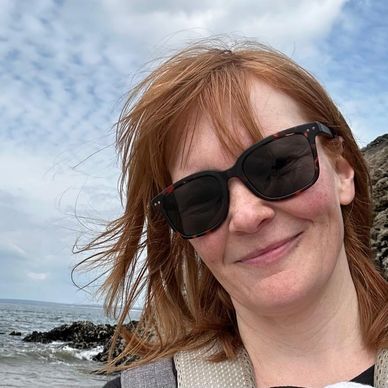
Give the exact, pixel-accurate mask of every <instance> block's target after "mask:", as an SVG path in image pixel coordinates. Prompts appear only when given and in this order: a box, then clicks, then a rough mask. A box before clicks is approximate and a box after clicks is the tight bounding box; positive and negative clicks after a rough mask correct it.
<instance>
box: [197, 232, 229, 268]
mask: <svg viewBox="0 0 388 388" xmlns="http://www.w3.org/2000/svg"><path fill="white" fill-rule="evenodd" d="M224 229H225V228H223V227H222V226H221V227H220V228H218V229H217V230H215V231H214V232H211V233H209V234H206V235H205V236H202V237H198V238H195V239H192V240H190V243H191V245H192V246H193V248H194V249H195V251H196V252H197V254H198V255H199V257H200V258H201V259H202V261H203V262H204V263H205V264H206V265H207V266H208V267H209V268H210V269H212V268H214V267H216V266H217V265H219V264H221V263H222V258H223V257H224V252H225V241H226V238H227V233H226V231H225V230H224Z"/></svg>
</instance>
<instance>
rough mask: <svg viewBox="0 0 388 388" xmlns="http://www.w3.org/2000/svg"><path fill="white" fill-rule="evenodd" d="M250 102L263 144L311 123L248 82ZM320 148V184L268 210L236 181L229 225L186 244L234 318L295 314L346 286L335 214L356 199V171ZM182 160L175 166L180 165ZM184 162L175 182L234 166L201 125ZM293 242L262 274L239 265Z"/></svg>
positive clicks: (287, 101)
mask: <svg viewBox="0 0 388 388" xmlns="http://www.w3.org/2000/svg"><path fill="white" fill-rule="evenodd" d="M251 99H252V104H253V107H254V108H255V111H256V114H257V118H258V120H259V122H260V125H261V128H262V130H263V136H269V135H272V134H274V133H276V132H278V131H280V130H283V129H286V128H290V127H293V126H295V125H299V124H303V123H306V122H308V121H311V120H309V119H308V118H307V117H305V116H304V115H303V114H302V112H301V111H300V109H299V107H298V106H297V104H296V103H295V102H294V101H293V100H292V99H291V98H289V97H288V96H286V95H284V94H282V93H280V92H279V91H276V90H275V89H273V88H272V87H270V86H268V85H266V84H265V83H263V82H260V81H253V82H252V89H251ZM236 136H240V138H242V139H244V145H246V147H248V146H250V145H251V144H252V143H251V140H249V137H248V136H247V134H246V132H245V131H244V130H243V129H242V128H241V129H239V130H238V133H236ZM317 148H318V156H319V165H320V176H319V179H318V181H317V182H316V183H315V184H314V185H313V186H312V187H310V188H309V189H308V190H306V191H304V192H302V193H300V194H298V195H297V196H295V197H292V198H290V199H287V200H282V201H276V202H270V201H265V200H262V199H260V198H257V197H256V196H255V195H254V194H252V193H251V192H250V191H249V190H248V189H247V188H246V187H245V186H244V185H243V184H242V183H241V182H240V181H239V180H238V179H236V178H233V179H231V180H230V182H229V190H230V208H229V214H228V218H227V219H226V221H225V222H224V223H223V224H222V225H221V227H219V228H218V229H217V230H215V231H213V232H211V233H209V234H207V235H205V236H202V237H199V238H195V239H192V240H190V243H191V244H192V245H193V247H194V248H195V250H196V251H197V252H198V254H199V256H200V257H201V258H202V260H203V261H204V263H205V264H206V265H207V266H208V267H209V269H210V270H211V271H212V273H213V274H214V276H215V277H216V278H217V279H218V281H219V282H220V283H221V284H222V285H223V287H224V288H225V289H226V291H227V292H228V293H229V294H230V296H231V298H232V302H233V304H234V306H235V309H236V312H237V314H238V315H249V314H251V313H252V312H255V313H259V314H261V315H265V316H281V315H283V314H290V313H295V312H297V311H298V310H301V309H303V307H304V306H307V305H311V303H314V301H318V300H319V298H321V296H322V294H323V293H324V292H325V291H326V290H327V289H330V290H331V292H330V293H328V294H330V295H336V290H340V289H341V287H342V286H343V284H344V282H348V281H349V279H350V277H349V268H348V266H347V259H346V255H345V251H344V245H343V233H344V232H343V222H342V216H341V209H340V206H341V204H347V203H350V202H351V200H352V199H353V196H354V185H353V170H352V169H351V167H350V166H349V164H348V163H347V162H346V161H345V160H343V159H339V161H338V162H336V163H335V162H333V161H331V160H330V159H329V157H328V156H327V155H326V154H325V152H324V150H323V148H322V146H321V143H320V139H319V137H318V138H317ZM181 152H182V151H181ZM181 156H182V155H181V154H179V155H178V156H177V158H176V160H177V161H178V160H182V159H181ZM184 156H185V157H186V156H187V163H186V164H185V165H184V166H182V165H179V164H178V163H176V164H175V165H173V166H172V169H171V174H172V177H173V180H174V181H177V180H179V179H181V178H183V177H184V176H187V175H189V174H192V173H195V172H198V171H201V170H205V169H219V170H224V169H227V168H229V167H230V166H231V165H233V163H234V162H235V159H233V158H231V157H229V156H227V155H226V154H225V152H224V150H223V148H222V146H221V145H220V143H219V142H218V140H217V138H216V135H215V134H214V132H213V130H212V126H211V123H210V122H209V121H208V120H207V119H206V118H202V120H199V122H198V127H197V128H196V133H195V135H194V138H193V143H192V146H191V148H190V151H189V153H188V154H187V155H184ZM296 235H298V237H296V238H295V240H293V242H292V243H291V244H290V246H288V247H287V249H286V250H285V252H284V253H282V254H280V258H279V259H278V260H275V261H274V262H272V263H270V264H268V265H266V266H262V265H261V266H255V265H252V264H247V263H244V262H241V261H240V259H241V258H243V257H245V256H246V255H248V254H249V253H251V252H252V251H255V250H260V249H263V248H265V247H267V246H268V245H270V244H273V243H276V242H278V241H281V240H284V239H288V238H291V237H293V236H296Z"/></svg>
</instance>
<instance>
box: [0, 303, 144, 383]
mask: <svg viewBox="0 0 388 388" xmlns="http://www.w3.org/2000/svg"><path fill="white" fill-rule="evenodd" d="M139 315H140V311H139V310H134V311H132V312H131V319H137V318H138V317H139ZM74 321H91V322H93V323H95V324H99V323H111V324H113V323H114V322H112V321H110V320H109V319H108V318H107V317H106V316H104V313H103V309H102V307H101V306H96V305H76V304H61V303H50V302H39V301H27V300H13V299H0V387H33V388H34V387H37V388H40V387H55V388H57V387H58V388H61V387H73V388H75V387H77V388H78V387H102V386H103V385H104V384H105V382H106V381H108V380H111V379H112V378H114V376H105V375H101V374H97V373H95V371H97V370H98V369H99V368H100V367H101V365H102V364H101V363H99V362H95V361H92V357H93V356H94V355H96V354H97V353H99V352H100V351H101V350H102V347H97V348H94V349H89V350H80V349H74V348H72V347H70V346H69V345H68V344H66V343H63V342H53V343H50V344H41V343H32V342H23V338H24V337H25V336H26V335H27V334H30V333H31V332H33V331H34V330H36V331H48V330H51V329H53V328H54V327H56V326H60V325H62V324H65V323H72V322H74ZM12 331H15V332H20V333H21V335H20V336H12V335H10V333H11V332H12Z"/></svg>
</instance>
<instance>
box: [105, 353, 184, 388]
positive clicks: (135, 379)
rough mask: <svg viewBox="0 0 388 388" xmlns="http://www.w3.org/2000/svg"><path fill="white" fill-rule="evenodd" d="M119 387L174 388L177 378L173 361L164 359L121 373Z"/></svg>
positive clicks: (113, 387)
mask: <svg viewBox="0 0 388 388" xmlns="http://www.w3.org/2000/svg"><path fill="white" fill-rule="evenodd" d="M121 387H122V388H133V387H136V388H176V387H177V377H176V369H175V366H174V362H173V359H172V358H164V359H162V360H158V361H155V362H151V363H149V364H145V365H141V366H139V367H136V368H130V369H127V370H126V371H124V372H121ZM108 388H110V387H108ZM112 388H115V386H112Z"/></svg>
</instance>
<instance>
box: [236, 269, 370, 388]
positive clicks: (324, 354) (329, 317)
mask: <svg viewBox="0 0 388 388" xmlns="http://www.w3.org/2000/svg"><path fill="white" fill-rule="evenodd" d="M347 269H348V268H347ZM333 281H335V282H336V284H337V286H336V287H331V286H330V284H329V285H328V287H327V288H326V289H325V290H323V292H322V294H321V295H319V297H318V298H315V300H314V301H312V302H311V301H310V302H309V303H306V304H305V305H302V304H299V305H298V308H295V309H294V310H288V311H287V312H285V313H284V314H279V313H278V312H277V314H276V315H272V316H271V315H267V316H263V315H260V314H258V313H256V312H252V311H247V310H244V309H243V308H241V306H236V314H237V321H238V326H239V331H240V335H241V338H242V341H243V343H244V346H245V348H246V350H247V352H248V354H249V356H250V358H251V361H252V364H253V368H254V371H255V376H256V381H257V386H258V387H261V386H266V387H267V386H279V385H290V384H291V385H295V386H309V387H322V386H323V385H327V384H331V383H334V382H338V381H346V380H350V379H352V378H354V377H355V376H357V375H358V374H359V373H361V372H362V371H363V370H365V369H367V368H368V367H369V366H370V365H372V364H373V363H374V357H375V355H374V352H371V351H370V350H368V349H367V348H366V346H365V345H364V343H363V340H362V333H361V329H360V322H359V313H358V301H357V294H356V290H355V287H354V284H353V282H352V279H351V276H350V273H349V270H347V271H345V276H342V279H341V282H339V283H338V282H337V281H338V279H333ZM338 284H340V287H338ZM280 371H281V373H279V372H280Z"/></svg>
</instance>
